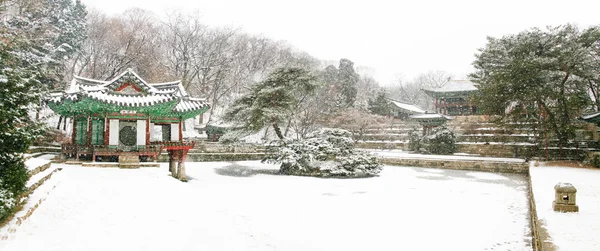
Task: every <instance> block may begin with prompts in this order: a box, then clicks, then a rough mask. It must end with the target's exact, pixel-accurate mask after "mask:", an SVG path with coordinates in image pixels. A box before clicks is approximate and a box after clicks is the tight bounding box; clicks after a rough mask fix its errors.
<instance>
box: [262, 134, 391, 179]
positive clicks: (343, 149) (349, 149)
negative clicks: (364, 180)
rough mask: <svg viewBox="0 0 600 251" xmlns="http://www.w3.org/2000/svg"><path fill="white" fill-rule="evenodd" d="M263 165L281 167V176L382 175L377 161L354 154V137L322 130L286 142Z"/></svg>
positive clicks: (370, 157) (366, 155) (273, 148)
mask: <svg viewBox="0 0 600 251" xmlns="http://www.w3.org/2000/svg"><path fill="white" fill-rule="evenodd" d="M271 149H272V150H271V151H270V152H269V153H268V154H267V157H266V158H265V159H264V160H263V162H267V163H276V164H281V167H280V172H281V173H284V174H289V175H310V176H319V177H369V176H374V175H377V174H378V173H379V172H380V171H381V165H380V164H379V163H378V162H377V159H376V158H375V157H373V156H371V155H369V154H368V153H365V152H362V151H357V150H354V140H353V139H352V133H350V132H349V131H346V130H342V129H320V130H317V131H316V132H313V133H311V134H309V135H308V137H307V138H306V139H301V140H289V139H286V140H283V141H281V144H280V145H279V146H278V147H272V148H271Z"/></svg>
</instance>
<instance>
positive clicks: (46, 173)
mask: <svg viewBox="0 0 600 251" xmlns="http://www.w3.org/2000/svg"><path fill="white" fill-rule="evenodd" d="M34 156H37V157H34ZM56 156H57V155H54V154H45V153H44V154H41V155H26V161H25V166H26V168H27V172H28V175H29V180H28V181H27V184H26V187H27V191H26V192H25V193H24V194H23V195H22V197H21V199H20V209H19V211H18V212H16V213H15V215H14V216H13V218H12V219H11V220H9V221H8V222H7V223H6V224H5V225H4V226H0V241H2V240H7V239H8V238H9V237H10V234H11V233H14V232H16V231H17V227H18V226H20V225H21V224H22V223H23V221H25V220H26V219H28V218H29V217H30V216H31V215H32V214H33V212H34V211H35V210H36V209H37V208H38V207H39V206H40V204H41V203H42V202H43V201H44V200H46V198H47V197H48V195H49V194H50V192H51V191H52V190H53V189H54V188H55V187H56V185H58V183H59V181H58V180H52V179H51V177H52V175H53V174H54V173H56V172H58V171H60V170H62V167H60V166H53V165H52V162H51V159H52V158H54V157H56Z"/></svg>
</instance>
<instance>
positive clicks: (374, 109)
mask: <svg viewBox="0 0 600 251" xmlns="http://www.w3.org/2000/svg"><path fill="white" fill-rule="evenodd" d="M390 110H391V103H390V101H389V100H388V98H387V94H386V93H385V91H380V92H379V93H378V94H377V97H376V98H375V99H374V100H373V99H369V111H370V112H371V113H373V114H378V115H383V116H387V115H389V114H390Z"/></svg>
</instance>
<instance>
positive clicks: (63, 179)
mask: <svg viewBox="0 0 600 251" xmlns="http://www.w3.org/2000/svg"><path fill="white" fill-rule="evenodd" d="M53 165H55V164H53ZM186 167H187V172H188V176H189V178H190V181H189V182H187V183H182V182H179V181H177V180H176V179H174V178H171V177H169V176H168V171H167V166H166V165H162V166H161V167H160V168H146V169H137V170H125V169H110V168H105V169H103V168H83V167H79V166H64V168H63V170H62V171H60V172H58V173H56V174H55V175H54V176H53V177H52V179H60V182H59V183H58V185H57V186H56V188H55V189H54V190H53V191H52V192H51V193H50V195H49V197H48V198H47V200H46V201H45V202H44V203H42V204H41V206H40V207H39V208H38V209H37V210H36V211H35V213H34V214H33V215H32V216H31V217H30V218H29V219H28V220H26V221H25V222H24V223H23V224H22V225H21V226H19V227H18V228H17V231H16V232H15V233H12V234H10V236H9V238H8V240H4V241H0V250H20V251H24V250H61V251H67V250H78V251H79V250H103V251H104V250H127V251H132V250H144V251H147V250H211V251H213V250H294V251H295V250H477V251H480V250H531V246H530V237H529V236H530V230H529V224H528V206H527V197H526V196H527V193H526V191H527V185H526V180H525V178H524V177H523V176H519V175H512V174H493V173H480V172H468V171H457V170H441V169H425V168H409V167H385V168H384V171H383V172H382V173H381V175H380V176H379V177H375V178H368V179H319V178H310V177H292V176H280V175H275V174H274V173H275V172H276V169H277V168H276V167H275V166H273V165H264V164H260V163H258V162H205V163H187V165H186Z"/></svg>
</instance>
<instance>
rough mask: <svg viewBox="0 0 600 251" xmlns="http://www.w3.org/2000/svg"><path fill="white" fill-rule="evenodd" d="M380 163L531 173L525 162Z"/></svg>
mask: <svg viewBox="0 0 600 251" xmlns="http://www.w3.org/2000/svg"><path fill="white" fill-rule="evenodd" d="M379 163H381V164H385V165H393V166H414V167H429V168H441V169H454V170H471V171H484V172H497V173H522V174H527V173H529V166H528V163H525V162H499V161H471V160H440V159H407V158H403V159H399V158H379Z"/></svg>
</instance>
